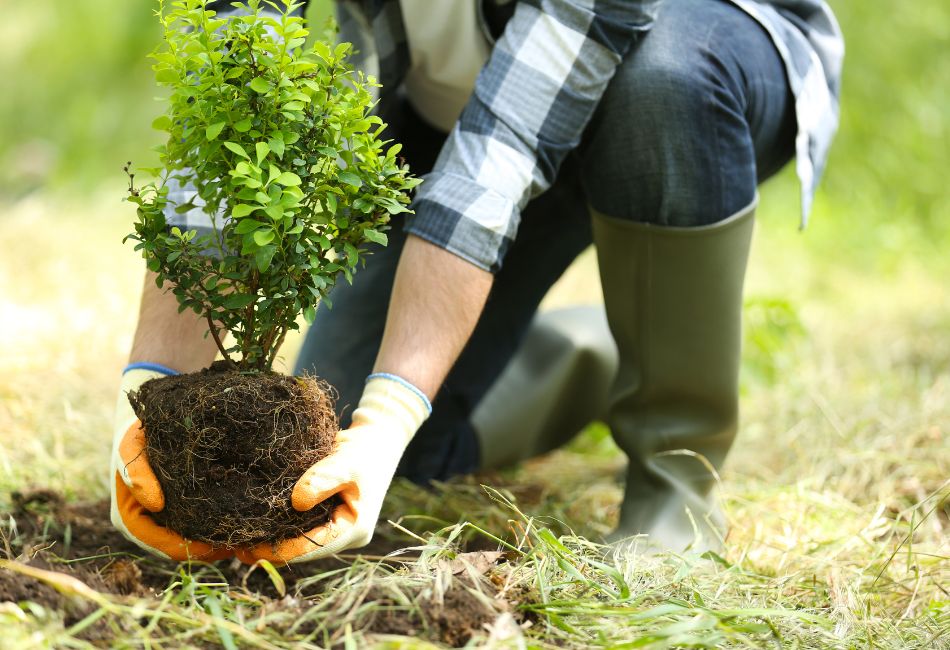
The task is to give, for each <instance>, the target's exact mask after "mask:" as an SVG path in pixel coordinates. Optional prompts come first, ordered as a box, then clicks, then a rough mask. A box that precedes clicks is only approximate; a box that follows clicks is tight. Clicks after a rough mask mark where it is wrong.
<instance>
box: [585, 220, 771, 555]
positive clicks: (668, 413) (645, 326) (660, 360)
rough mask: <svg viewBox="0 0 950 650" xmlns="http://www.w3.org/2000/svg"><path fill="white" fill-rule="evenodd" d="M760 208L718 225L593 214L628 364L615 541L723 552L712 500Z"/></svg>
mask: <svg viewBox="0 0 950 650" xmlns="http://www.w3.org/2000/svg"><path fill="white" fill-rule="evenodd" d="M754 211H755V204H754V203H753V204H752V205H750V206H748V207H747V208H745V209H744V210H742V211H740V212H739V213H737V214H735V215H733V216H731V217H729V218H727V219H725V220H723V221H720V222H719V223H716V224H713V225H711V226H703V227H697V228H666V227H659V226H651V225H645V224H639V223H634V222H631V221H626V220H620V219H614V218H610V217H607V216H605V215H602V214H599V213H597V212H596V211H594V210H592V211H591V214H592V218H593V231H594V243H595V245H596V246H597V255H598V260H599V264H600V275H601V280H602V283H603V288H604V302H605V304H606V309H607V319H608V321H609V324H610V330H611V332H612V333H613V336H614V340H615V341H616V343H617V348H618V350H619V355H620V357H619V364H620V365H619V369H618V372H617V377H616V380H615V381H614V385H613V388H612V389H611V394H610V407H609V413H608V416H607V424H608V425H609V427H610V430H611V433H612V435H613V437H614V440H615V441H616V443H617V445H618V446H619V447H620V448H621V449H623V451H624V452H625V453H626V454H627V456H628V457H629V459H630V463H629V466H628V469H627V479H626V488H625V492H624V499H623V505H622V507H621V512H620V524H619V526H618V528H617V530H616V532H615V533H614V535H613V538H612V539H614V540H621V539H625V538H629V537H630V536H633V535H642V534H646V535H648V537H647V538H646V539H645V540H642V541H641V540H640V539H639V538H638V539H637V540H631V542H634V543H636V544H638V545H640V546H643V547H646V549H652V550H672V551H677V552H679V551H684V550H686V549H689V550H691V551H692V550H696V551H701V550H705V549H709V548H718V547H720V546H721V542H722V539H723V538H724V535H725V521H724V518H723V517H722V515H721V512H720V511H719V510H718V508H717V507H716V505H715V501H714V499H712V498H711V496H710V492H711V490H712V488H713V487H714V485H715V482H716V469H718V468H719V467H720V466H721V465H722V463H723V461H724V460H725V457H726V453H727V452H728V451H729V448H730V446H731V445H732V441H733V439H734V438H735V435H736V430H737V428H738V401H739V382H738V377H739V355H740V348H741V320H742V285H743V280H744V278H745V270H746V261H747V259H748V255H749V245H750V241H751V238H752V228H753V214H754Z"/></svg>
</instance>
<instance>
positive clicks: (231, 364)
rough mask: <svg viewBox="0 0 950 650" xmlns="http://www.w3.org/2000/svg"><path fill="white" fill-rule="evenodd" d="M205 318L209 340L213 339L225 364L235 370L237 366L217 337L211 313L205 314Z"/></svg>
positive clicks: (216, 329)
mask: <svg viewBox="0 0 950 650" xmlns="http://www.w3.org/2000/svg"><path fill="white" fill-rule="evenodd" d="M205 318H207V319H208V331H209V332H211V338H213V339H214V343H215V345H217V346H218V350H220V351H221V355H222V356H223V357H224V360H225V361H226V362H227V364H228V366H229V367H231V368H232V369H233V370H237V367H238V366H237V364H236V363H234V360H233V359H232V358H231V357H230V356H228V351H227V350H225V349H224V344H223V343H221V338H220V337H219V336H218V328H216V327H215V326H214V321H213V320H212V319H211V312H210V311H209V312H206V313H205Z"/></svg>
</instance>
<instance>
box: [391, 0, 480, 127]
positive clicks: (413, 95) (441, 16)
mask: <svg viewBox="0 0 950 650" xmlns="http://www.w3.org/2000/svg"><path fill="white" fill-rule="evenodd" d="M477 2H478V0H437V1H435V2H434V1H433V0H399V6H400V8H401V9H402V15H403V24H404V25H405V29H406V40H407V42H408V46H409V56H410V58H411V61H412V63H411V66H410V68H409V70H408V71H407V73H406V77H405V80H404V84H405V89H406V93H407V96H408V99H409V103H410V104H411V105H412V107H413V108H414V109H415V110H416V112H417V113H419V115H421V116H422V118H423V119H425V120H426V121H427V122H429V123H430V124H431V125H432V126H434V127H436V128H437V129H440V130H442V131H444V132H446V133H448V132H449V131H451V130H452V127H453V126H455V122H456V120H458V117H459V115H460V114H461V113H462V109H463V108H464V107H465V104H466V103H467V102H468V98H469V96H470V95H471V94H472V89H473V88H474V87H475V78H476V77H477V76H478V73H479V71H480V70H481V69H482V66H483V65H484V64H485V61H487V60H488V56H489V54H490V53H491V45H490V44H489V42H488V40H487V38H486V37H485V35H484V33H483V32H482V29H481V26H480V24H479V20H478V14H477V11H478V8H477V6H476V5H477Z"/></svg>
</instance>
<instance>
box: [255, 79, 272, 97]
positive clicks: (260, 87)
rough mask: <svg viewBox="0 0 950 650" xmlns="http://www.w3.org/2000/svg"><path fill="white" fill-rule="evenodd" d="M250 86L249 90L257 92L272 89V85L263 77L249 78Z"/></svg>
mask: <svg viewBox="0 0 950 650" xmlns="http://www.w3.org/2000/svg"><path fill="white" fill-rule="evenodd" d="M250 86H251V90H253V91H255V92H259V93H266V92H270V91H271V90H272V89H273V86H271V85H270V84H269V83H268V82H267V80H265V79H264V77H254V78H253V79H251V83H250Z"/></svg>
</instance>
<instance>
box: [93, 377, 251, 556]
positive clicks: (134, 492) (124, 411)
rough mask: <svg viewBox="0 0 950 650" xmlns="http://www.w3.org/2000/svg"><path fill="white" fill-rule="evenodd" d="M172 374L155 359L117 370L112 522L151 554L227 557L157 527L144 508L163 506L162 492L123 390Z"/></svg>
mask: <svg viewBox="0 0 950 650" xmlns="http://www.w3.org/2000/svg"><path fill="white" fill-rule="evenodd" d="M170 374H174V372H173V371H171V370H169V369H167V368H163V367H161V366H157V365H154V364H133V365H131V366H129V367H128V368H126V371H125V373H124V374H123V375H122V384H121V386H120V389H119V399H118V402H117V404H116V410H115V429H114V431H113V438H112V459H111V471H110V482H111V485H112V524H113V525H114V526H115V527H116V528H117V529H118V530H119V531H120V532H121V533H122V534H123V535H124V536H125V537H126V538H127V539H129V540H130V541H132V542H134V543H135V544H137V545H138V546H140V547H141V548H143V549H145V550H146V551H148V552H149V553H152V554H153V555H158V556H160V557H164V558H168V559H171V560H178V561H182V560H188V559H194V560H206V561H211V560H221V559H224V558H228V557H232V556H233V555H234V552H233V551H231V550H228V549H221V548H215V547H212V546H211V545H210V544H207V543H205V542H194V541H189V540H187V539H185V538H184V537H182V536H181V535H179V534H178V533H176V532H175V531H173V530H171V529H169V528H165V527H164V526H160V525H159V524H157V523H156V522H155V520H154V519H152V518H151V517H150V516H149V514H148V513H149V512H160V511H161V510H162V508H164V507H165V496H164V495H163V494H162V487H161V485H159V482H158V479H157V478H156V476H155V472H153V471H152V468H151V467H150V466H149V464H148V457H147V455H146V452H145V432H144V431H143V429H142V427H141V423H140V422H139V420H138V418H137V417H136V416H135V412H134V411H133V410H132V405H131V404H130V403H129V398H128V393H129V392H131V391H135V390H138V388H139V387H140V386H141V385H142V384H144V383H145V382H146V381H148V380H149V379H153V378H155V377H163V376H166V375H170Z"/></svg>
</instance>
